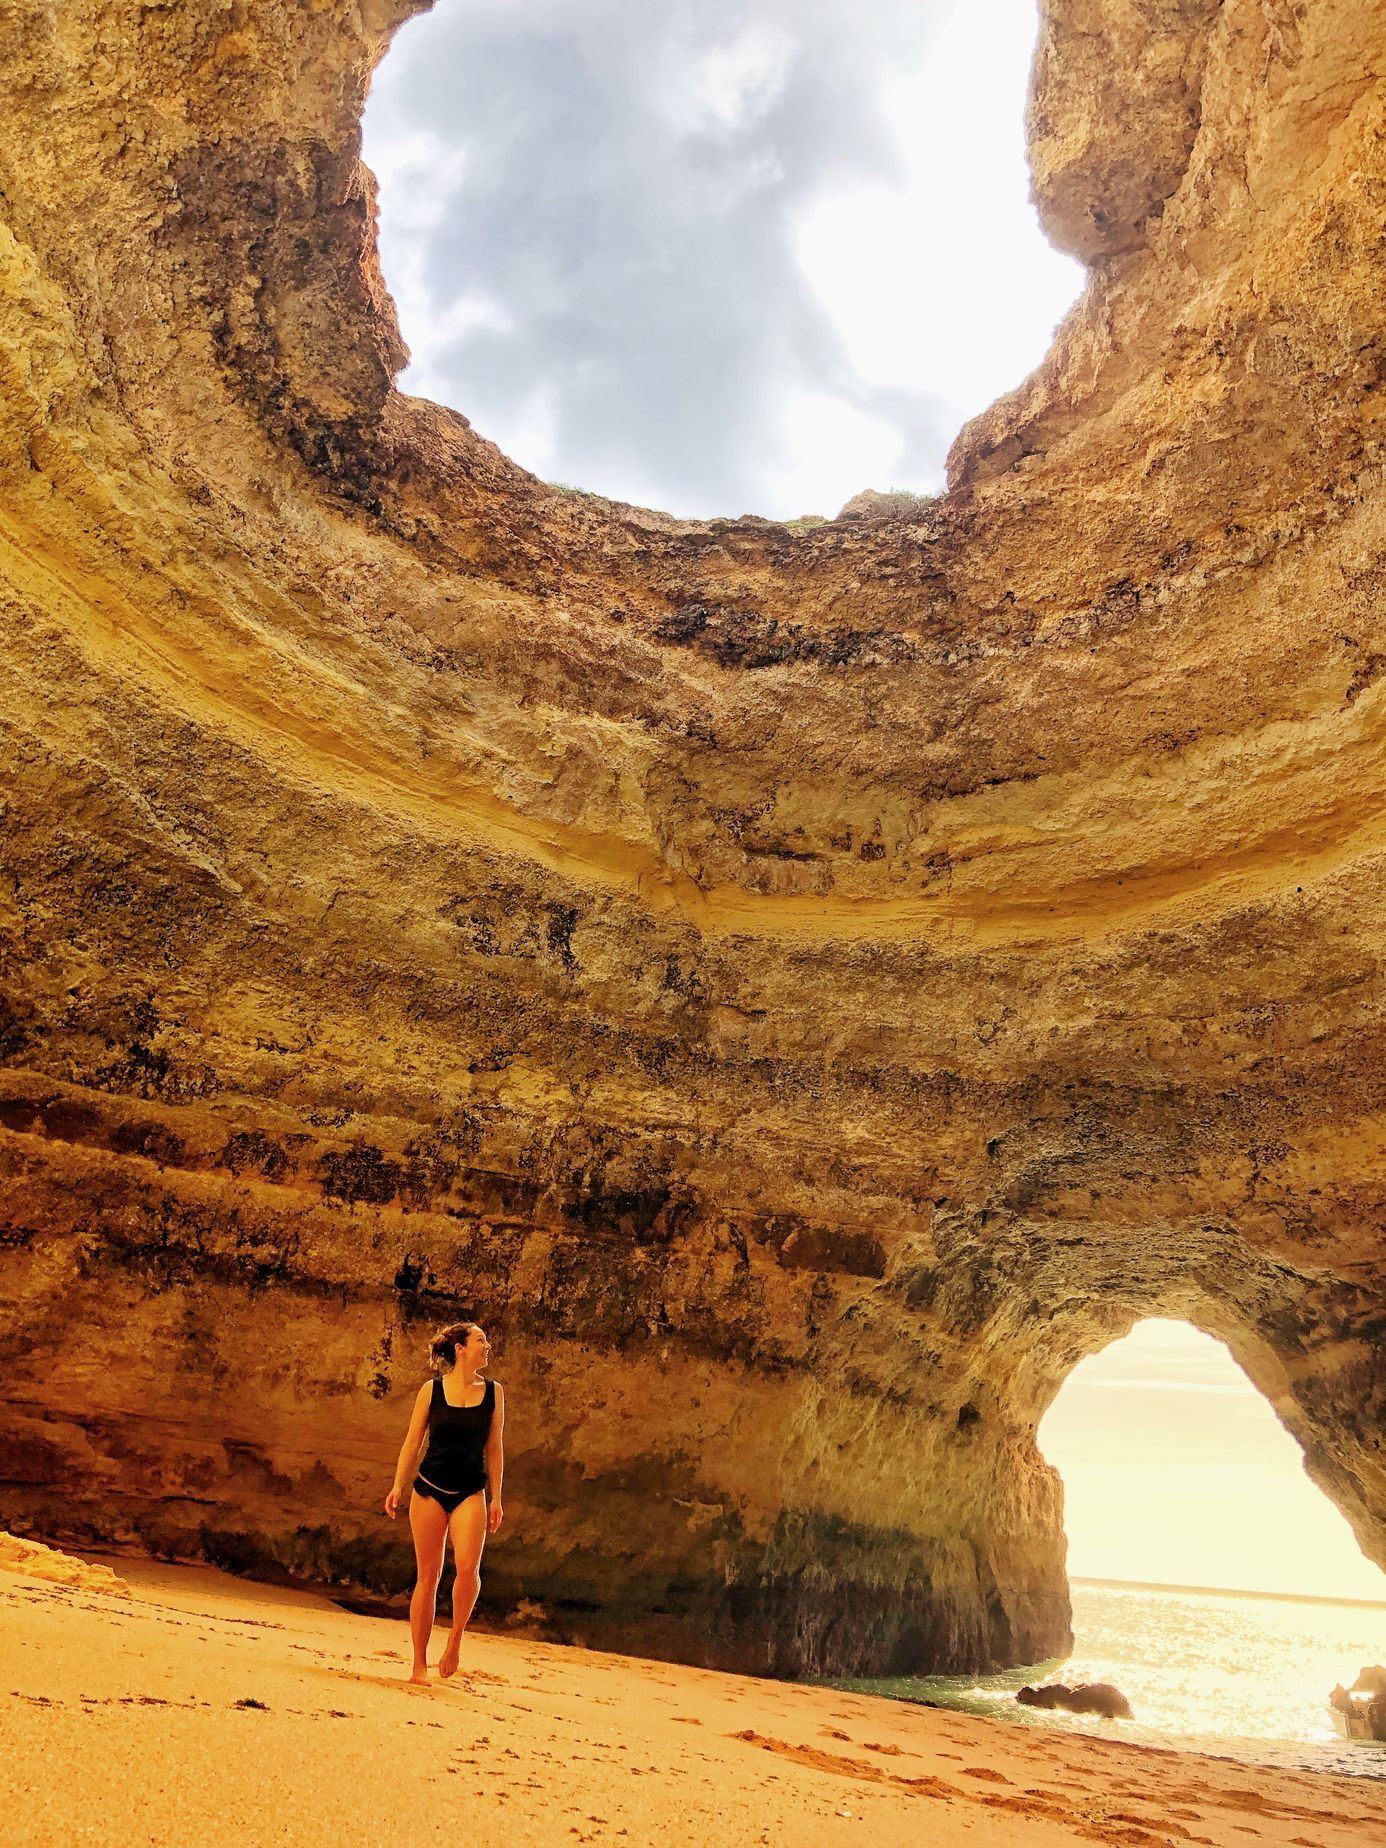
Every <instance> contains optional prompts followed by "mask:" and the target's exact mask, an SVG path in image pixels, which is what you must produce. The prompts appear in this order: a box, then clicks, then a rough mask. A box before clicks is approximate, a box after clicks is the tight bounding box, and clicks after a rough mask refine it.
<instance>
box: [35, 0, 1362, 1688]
mask: <svg viewBox="0 0 1386 1848" xmlns="http://www.w3.org/2000/svg"><path fill="white" fill-rule="evenodd" d="M416 10H418V8H417V6H416V5H415V4H414V3H413V0H371V3H370V4H367V5H361V4H358V0H350V3H348V0H324V3H323V4H322V5H320V6H315V7H314V8H311V9H309V8H303V7H299V6H293V5H284V4H275V3H274V0H263V3H255V4H252V3H250V0H238V3H237V4H234V5H227V6H224V7H217V8H197V9H193V8H189V9H184V10H170V9H163V8H143V9H138V10H134V9H123V8H118V7H115V6H113V5H112V4H111V3H110V0H72V3H71V4H69V5H66V6H64V7H63V8H62V9H53V8H49V9H44V10H42V11H41V12H40V13H39V14H38V15H31V16H28V17H26V18H25V20H24V21H23V23H22V25H21V24H18V23H16V24H12V25H11V26H9V27H8V28H6V29H3V30H2V31H0V47H3V54H4V55H3V58H0V71H3V79H0V81H3V86H4V92H5V107H4V110H3V112H0V211H2V212H3V222H4V236H3V239H0V268H3V275H4V284H5V286H4V290H3V294H2V295H0V301H2V302H3V306H0V356H2V357H3V365H2V366H0V430H2V431H3V441H0V471H3V492H0V585H3V613H4V627H5V649H4V655H3V672H4V677H5V695H4V700H3V703H2V704H0V727H3V740H4V756H5V765H6V778H5V798H4V805H3V813H2V814H0V827H2V828H3V857H2V858H0V868H2V869H3V877H2V878H0V916H2V917H3V931H2V932H0V1055H2V1056H3V1065H0V1161H3V1167H4V1176H5V1185H4V1192H3V1201H2V1203H0V1252H3V1263H2V1264H0V1279H3V1287H2V1291H0V1358H3V1364H4V1368H5V1374H6V1386H7V1390H6V1394H5V1404H4V1407H3V1408H2V1409H0V1520H3V1521H4V1522H5V1523H7V1524H9V1525H10V1526H12V1527H14V1528H16V1529H17V1530H19V1531H21V1532H34V1533H38V1534H41V1535H42V1536H43V1537H44V1538H45V1539H50V1540H54V1541H57V1542H64V1541H65V1542H69V1543H82V1542H86V1543H106V1544H116V1545H120V1546H144V1547H147V1548H149V1549H151V1550H153V1551H155V1552H158V1553H161V1554H164V1555H167V1556H171V1557H204V1558H210V1559H214V1560H219V1561H221V1562H223V1563H227V1564H231V1565H234V1566H236V1567H237V1568H238V1569H241V1570H254V1571H265V1572H272V1571H284V1572H290V1573H294V1574H296V1575H302V1576H309V1577H313V1578H316V1579H318V1580H322V1581H326V1582H331V1583H337V1584H339V1585H344V1586H351V1587H355V1588H356V1589H357V1590H361V1589H365V1590H368V1591H371V1592H374V1593H376V1594H381V1593H385V1594H393V1593H396V1592H398V1591H399V1590H400V1589H402V1588H403V1587H405V1586H407V1584H408V1582H409V1578H410V1575H411V1562H410V1560H409V1557H408V1552H407V1544H406V1543H405V1542H404V1540H403V1536H402V1535H401V1533H400V1532H399V1531H398V1530H396V1529H392V1528H391V1527H390V1525H389V1523H388V1522H387V1521H386V1520H385V1519H384V1517H383V1515H382V1513H381V1511H380V1503H381V1501H382V1499H383V1496H384V1492H385V1489H386V1488H387V1487H388V1481H389V1474H390V1470H391V1468H392V1466H393V1459H394V1454H395V1451H396V1449H397V1447H398V1444H399V1440H400V1437H401V1435H402V1431H403V1426H404V1424H405V1422H406V1409H405V1408H406V1407H407V1403H408V1395H409V1393H410V1391H411V1390H412V1389H413V1388H414V1387H415V1386H416V1385H417V1383H418V1380H419V1379H420V1378H421V1377H422V1373H423V1370H424V1356H425V1349H426V1343H427V1337H428V1334H429V1332H430V1330H431V1328H432V1326H433V1325H434V1324H435V1323H437V1322H442V1321H448V1320H452V1319H454V1318H455V1317H456V1316H458V1315H459V1314H461V1315H469V1316H476V1317H477V1318H478V1319H481V1320H483V1321H484V1322H485V1324H486V1326H487V1327H488V1329H489V1330H490V1332H491V1333H492V1335H493V1337H494V1339H495V1342H496V1349H497V1371H498V1374H499V1376H500V1377H501V1378H502V1379H503V1380H504V1381H505V1382H506V1385H507V1389H508V1391H509V1393H510V1395H511V1403H512V1407H513V1416H512V1421H511V1426H510V1429H509V1431H508V1434H507V1435H508V1437H509V1438H510V1463H509V1471H510V1475H509V1478H508V1482H507V1503H508V1507H509V1511H510V1528H511V1531H510V1533H509V1534H508V1536H507V1537H506V1539H505V1540H504V1542H503V1543H502V1544H497V1545H496V1546H495V1547H494V1549H493V1550H492V1551H491V1553H490V1554H489V1555H488V1560H487V1566H486V1591H485V1594H484V1597H485V1600H486V1602H485V1604H484V1606H483V1609H486V1610H489V1611H490V1612H491V1614H492V1615H495V1616H500V1615H503V1614H504V1613H505V1612H506V1611H508V1610H511V1609H515V1608H518V1606H519V1604H520V1603H521V1602H524V1603H525V1604H526V1605H527V1607H528V1608H530V1609H531V1610H532V1611H533V1610H538V1611H539V1612H541V1613H542V1619H543V1623H544V1625H545V1633H546V1634H549V1635H552V1636H555V1637H567V1638H573V1639H577V1640H581V1641H587V1642H592V1643H595V1644H598V1645H603V1646H621V1647H626V1648H632V1649H637V1650H641V1651H645V1652H648V1653H651V1654H656V1655H658V1654H664V1655H667V1656H670V1657H678V1658H681V1659H685V1660H693V1661H702V1662H707V1663H712V1664H720V1665H724V1666H732V1667H738V1668H747V1669H754V1670H758V1671H763V1672H771V1673H776V1674H818V1675H861V1674H869V1673H873V1672H908V1671H911V1670H926V1669H927V1670H931V1671H934V1672H941V1671H947V1670H955V1671H959V1672H961V1671H969V1672H970V1671H976V1670H983V1669H987V1668H992V1667H999V1666H1003V1665H1007V1664H1013V1663H1019V1662H1032V1661H1038V1660H1041V1659H1043V1658H1045V1657H1048V1656H1050V1655H1053V1654H1055V1653H1058V1652H1059V1651H1060V1650H1061V1649H1062V1648H1063V1647H1064V1646H1065V1643H1066V1640H1067V1636H1068V1608H1069V1607H1068V1593H1067V1585H1066V1581H1065V1576H1064V1569H1063V1537H1062V1526H1061V1509H1060V1496H1059V1490H1058V1484H1057V1481H1056V1479H1055V1477H1054V1475H1053V1472H1052V1471H1050V1470H1049V1469H1048V1467H1047V1466H1046V1465H1045V1464H1044V1463H1043V1461H1042V1459H1041V1458H1040V1456H1039V1453H1038V1451H1037V1449H1036V1446H1035V1429H1036V1425H1037V1422H1038V1419H1039V1417H1040V1416H1041V1415H1042V1412H1043V1409H1044V1407H1045V1406H1046V1405H1047V1404H1048V1403H1049V1402H1050V1400H1051V1399H1052V1397H1053V1395H1054V1393H1055V1392H1056V1391H1057V1390H1058V1388H1059V1386H1060V1384H1061V1383H1062V1381H1063V1379H1064V1378H1065V1377H1066V1375H1067V1373H1068V1371H1069V1370H1071V1368H1072V1367H1073V1366H1074V1365H1075V1364H1076V1363H1077V1362H1078V1360H1079V1359H1081V1358H1082V1357H1083V1356H1084V1355H1085V1354H1088V1353H1090V1352H1093V1351H1094V1350H1096V1349H1097V1348H1100V1347H1101V1346H1103V1345H1104V1344H1105V1343H1107V1342H1108V1341H1110V1340H1111V1339H1113V1338H1114V1337H1115V1336H1116V1335H1119V1334H1121V1333H1124V1332H1125V1331H1126V1329H1128V1328H1129V1327H1130V1326H1131V1325H1132V1323H1133V1322H1134V1321H1136V1320H1138V1319H1140V1318H1141V1317H1145V1316H1151V1315H1160V1316H1168V1317H1174V1318H1182V1319H1187V1320H1191V1321H1194V1322H1196V1323H1197V1325H1198V1326H1199V1327H1202V1328H1205V1329H1206V1330H1208V1331H1209V1332H1210V1333H1214V1334H1216V1335H1217V1336H1218V1338H1219V1339H1221V1340H1223V1341H1225V1342H1226V1344H1227V1346H1228V1347H1229V1349H1230V1350H1231V1352H1232V1354H1233V1356H1234V1357H1235V1358H1236V1360H1237V1361H1238V1363H1239V1364H1240V1365H1241V1366H1242V1367H1243V1369H1244V1370H1245V1371H1246V1373H1247V1374H1248V1376H1249V1377H1250V1378H1251V1379H1252V1381H1253V1382H1254V1383H1255V1384H1256V1386H1257V1387H1258V1388H1259V1389H1260V1390H1261V1391H1262V1392H1264V1393H1265V1394H1266V1396H1267V1397H1268V1399H1269V1400H1270V1401H1271V1403H1272V1405H1273V1406H1274V1408H1275V1411H1276V1413H1277V1415H1278V1416H1279V1418H1280V1419H1281V1421H1282V1423H1283V1424H1284V1425H1285V1426H1286V1427H1287V1429H1288V1430H1289V1431H1290V1432H1291V1433H1292V1435H1293V1436H1294V1437H1295V1438H1296V1439H1297V1441H1298V1442H1299V1443H1300V1445H1301V1446H1302V1448H1303V1451H1304V1455H1305V1459H1306V1466H1307V1468H1308V1470H1309V1473H1310V1475H1311V1476H1312V1478H1313V1480H1314V1481H1315V1482H1317V1483H1318V1484H1319V1486H1320V1487H1321V1488H1322V1489H1323V1490H1324V1491H1325V1493H1326V1494H1327V1495H1328V1496H1329V1497H1330V1498H1331V1499H1332V1501H1333V1502H1334V1504H1335V1505H1336V1506H1337V1507H1338V1508H1339V1509H1340V1510H1341V1511H1342V1512H1343V1513H1344V1515H1345V1516H1346V1517H1347V1519H1348V1520H1349V1522H1350V1523H1351V1525H1352V1527H1353V1530H1354V1532H1355V1534H1356V1536H1357V1538H1358V1540H1359V1542H1360V1544H1361V1546H1362V1548H1363V1551H1364V1552H1365V1553H1366V1554H1367V1555H1368V1556H1369V1557H1370V1558H1372V1559H1374V1560H1375V1561H1377V1562H1378V1563H1380V1564H1386V1458H1384V1457H1383V1451H1382V1437H1381V1433H1382V1430H1383V1422H1384V1420H1383V1413H1386V1361H1383V1350H1382V1334H1383V1327H1384V1326H1386V1323H1384V1320H1383V1317H1384V1314H1386V1291H1384V1290H1383V1283H1382V1276H1383V1270H1382V1262H1381V1260H1382V1225H1383V1182H1382V1178H1381V1176H1382V1162H1381V1151H1382V1148H1383V1143H1386V1110H1384V1108H1383V1102H1384V1100H1383V1089H1386V1076H1384V1075H1383V1074H1386V1056H1383V1054H1386V1045H1384V1044H1383V1037H1384V1036H1383V997H1382V987H1381V980H1380V958H1379V955H1378V951H1377V941H1378V938H1379V936H1380V935H1381V923H1380V918H1381V915H1382V905H1381V902H1380V901H1381V895H1382V882H1383V872H1382V861H1381V856H1380V835H1381V820H1380V817H1381V813H1382V808H1383V803H1382V785H1383V781H1384V780H1386V768H1384V766H1386V745H1384V743H1383V741H1384V740H1386V696H1384V695H1383V690H1382V668H1383V664H1386V637H1383V605H1382V596H1383V583H1386V573H1384V572H1383V560H1382V554H1383V524H1384V523H1383V512H1382V508H1383V502H1382V495H1381V480H1382V457H1381V414H1382V404H1383V402H1386V398H1384V397H1383V393H1382V385H1383V380H1386V336H1383V330H1382V315H1383V309H1382V299H1381V290H1380V263H1379V234H1380V222H1381V204H1382V195H1383V188H1384V186H1386V155H1383V151H1382V150H1383V146H1386V142H1383V136H1382V114H1383V108H1386V99H1384V98H1383V93H1382V90H1381V86H1380V84H1379V82H1378V81H1377V80H1376V78H1375V76H1374V72H1375V71H1376V70H1378V69H1379V68H1380V63H1379V58H1380V55H1381V53H1382V51H1383V50H1384V49H1386V45H1383V42H1382V41H1383V40H1386V20H1381V19H1375V18H1367V17H1364V16H1363V13H1362V11H1361V9H1357V8H1349V7H1348V6H1347V5H1346V4H1344V3H1343V0H1333V3H1329V4H1324V5H1321V6H1318V7H1316V8H1313V9H1303V8H1295V7H1291V6H1286V5H1278V4H1276V5H1271V4H1264V3H1263V0H1222V4H1217V3H1216V0H1085V3H1084V4H1079V0H1048V3H1047V4H1046V5H1045V6H1044V7H1043V10H1042V11H1043V17H1042V27H1041V40H1040V48H1039V53H1038V58H1037V64H1036V70H1035V76H1034V87H1033V95H1032V101H1031V109H1030V118H1029V136H1030V152H1031V162H1032V169H1033V174H1034V185H1035V193H1036V198H1037V200H1038V203H1039V207H1040V211H1041V214H1042V217H1043V220H1044V223H1045V225H1046V228H1047V230H1048V232H1049V234H1050V236H1051V238H1052V239H1053V240H1054V241H1055V242H1056V243H1057V244H1059V245H1060V246H1061V247H1063V248H1065V249H1067V250H1069V251H1071V252H1072V253H1074V254H1075V255H1077V256H1078V257H1080V258H1081V259H1082V260H1083V262H1084V263H1085V264H1086V265H1087V266H1088V270H1089V279H1088V283H1087V286H1086V290H1085V293H1084V295H1083V297H1082V299H1081V301H1080V302H1079V303H1078V304H1077V306H1076V307H1075V308H1074V310H1073V312H1072V313H1071V315H1070V316H1069V318H1068V319H1067V321H1066V322H1065V323H1064V325H1063V327H1062V328H1061V329H1060V331H1059V334H1058V336H1057V338H1056V341H1055V344H1054V346H1053V348H1052V350H1051V352H1050V354H1049V356H1048V358H1047V359H1046V361H1045V362H1044V364H1043V365H1042V366H1041V367H1040V368H1039V370H1038V371H1037V372H1035V373H1034V374H1033V375H1032V376H1031V378H1030V379H1029V380H1027V381H1026V383H1025V384H1024V385H1023V386H1022V387H1020V388H1019V389H1018V390H1017V391H1015V392H1013V393H1011V394H1010V395H1009V396H1007V397H1006V398H1004V399H1002V400H1001V401H1000V402H999V403H997V404H996V405H995V406H993V407H992V408H991V409H990V410H989V411H988V412H986V413H985V414H984V415H983V416H981V417H980V418H978V419H976V420H975V421H974V422H973V423H971V424H970V425H969V426H967V428H966V429H965V430H964V431H963V432H962V433H961V435H960V436H959V438H958V440H957V442H956V444H955V446H954V449H953V452H952V455H951V458H950V474H949V488H948V492H947V493H946V495H944V496H943V497H941V498H940V499H939V500H938V501H937V502H934V503H932V504H930V505H929V506H927V507H924V508H916V509H912V510H910V511H908V512H902V511H901V510H900V509H899V508H895V507H891V506H890V505H888V504H887V505H885V506H883V507H876V508H874V509H871V508H868V509H867V510H866V511H865V512H862V513H860V514H859V516H858V517H856V518H853V519H840V520H835V521H828V522H826V523H824V524H823V525H821V526H815V527H812V528H811V529H809V530H793V529H791V528H790V527H786V526H784V525H780V524H777V523H775V522H772V521H766V520H758V519H750V518H746V519H737V520H723V521H707V522H689V521H682V520H676V519H673V518H671V517H669V516H666V515H662V514H659V513H657V512H651V511H646V510H641V509H637V508H633V507H628V506H624V505H620V504H616V503H611V502H606V501H602V500H600V499H598V498H596V497H593V496H573V495H565V494H563V493H561V492H558V491H556V490H555V489H553V488H550V487H548V486H546V485H545V484H544V483H542V482H540V481H538V480H536V479H534V478H533V477H532V476H530V475H528V474H526V473H525V472H524V471H523V470H521V469H520V468H518V467H517V466H515V465H514V464H513V463H511V462H509V461H508V460H507V459H506V458H505V457H504V456H503V455H502V454H501V453H500V452H499V451H498V450H496V449H495V448H494V447H492V446H491V445H490V444H488V443H486V442H485V441H483V440H482V439H481V438H480V437H478V436H477V435H476V434H475V432H473V431H472V429H471V428H470V426H469V425H468V423H467V421H466V419H465V418H464V417H462V416H460V415H458V414H456V413H454V412H451V411H448V410H446V409H444V408H442V407H439V406H436V405H433V404H429V403H427V402H424V401H422V400H418V399H413V398H409V397H406V396H403V395H401V394H400V393H399V392H398V391H397V390H396V388H395V384H394V380H395V376H396V374H397V373H398V371H399V370H400V368H401V366H402V364H403V360H404V353H403V348H402V345H401V342H400V339H399V336H398V332H397V329H396V327H395V323H394V318H393V310H392V307H391V303H390V300H389V297H388V294H387V293H386V291H385V288H384V285H383V283H382V280H381V277H380V273H379V268H378V263H377V259H376V252H375V230H374V218H373V209H372V186H371V180H370V176H369V174H368V173H367V172H366V171H365V169H364V168H363V167H362V165H361V163H360V160H359V133H360V131H359V124H360V117H361V112H362V107H363V103H364V98H365V94H366V90H367V87H368V84H369V81H370V76H371V73H372V71H373V69H374V68H375V66H376V65H377V63H378V62H379V60H380V58H381V57H382V56H383V55H384V53H385V51H386V48H387V46H388V43H389V40H390V37H391V34H392V33H393V32H394V30H395V29H396V28H397V27H398V26H399V25H400V24H401V23H402V21H403V20H404V19H405V18H406V17H407V16H408V15H409V14H410V13H412V12H414V11H416Z"/></svg>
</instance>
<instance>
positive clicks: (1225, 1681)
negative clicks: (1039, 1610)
mask: <svg viewBox="0 0 1386 1848" xmlns="http://www.w3.org/2000/svg"><path fill="white" fill-rule="evenodd" d="M1376 1662H1383V1663H1386V1605H1361V1604H1357V1605H1354V1604H1337V1603H1330V1602H1328V1601H1326V1600H1324V1601H1319V1600H1314V1601H1310V1600H1307V1599H1306V1600H1303V1601H1301V1600H1298V1599H1293V1600H1291V1599H1281V1598H1264V1597H1256V1596H1253V1595H1251V1594H1243V1593H1239V1592H1217V1591H1187V1590H1182V1589H1174V1588H1170V1589H1163V1588H1160V1589H1157V1588H1155V1587H1148V1586H1135V1585H1130V1586H1124V1585H1123V1586H1116V1585H1103V1584H1093V1583H1091V1582H1086V1583H1085V1582H1084V1581H1082V1580H1077V1581H1075V1582H1074V1585H1073V1654H1072V1655H1071V1656H1069V1657H1068V1658H1067V1659H1064V1660H1055V1661H1052V1662H1042V1663H1038V1664H1036V1665H1034V1666H1032V1667H1030V1668H1024V1669H1013V1670H1011V1671H1010V1672H1009V1673H1008V1674H1004V1675H989V1676H985V1677H982V1678H973V1677H971V1676H966V1675H937V1676H931V1677H928V1678H927V1679H920V1678H915V1677H907V1678H902V1679H895V1680H889V1681H854V1682H852V1683H850V1684H849V1685H851V1686H852V1687H854V1688H860V1689H861V1690H863V1691H864V1692H871V1693H877V1694H889V1695H892V1696H894V1697H895V1698H896V1699H900V1700H916V1701H928V1702H932V1703H933V1704H934V1705H936V1706H944V1707H954V1708H958V1709H960V1710H961V1711H963V1712H966V1713H978V1714H986V1715H988V1716H992V1717H996V1718H1001V1719H1006V1720H1011V1721H1014V1722H1015V1723H1016V1724H1018V1725H1022V1726H1043V1727H1048V1728H1062V1729H1067V1730H1069V1731H1083V1732H1093V1733H1096V1734H1097V1735H1098V1736H1099V1737H1103V1738H1109V1739H1129V1740H1131V1741H1133V1742H1134V1743H1137V1744H1140V1745H1154V1746H1165V1747H1169V1748H1179V1749H1182V1750H1186V1751H1199V1752H1213V1753H1218V1754H1221V1755H1222V1756H1224V1757H1229V1758H1240V1759H1246V1760H1250V1761H1251V1762H1253V1763H1258V1764H1272V1765H1280V1766H1284V1767H1287V1768H1294V1769H1297V1770H1311V1771H1337V1772H1349V1773H1351V1774H1353V1775H1354V1776H1359V1777H1380V1778H1386V1745H1374V1744H1366V1743H1362V1744H1351V1743H1349V1742H1348V1741H1346V1740H1344V1739H1342V1738H1341V1737H1340V1736H1339V1735H1338V1733H1337V1732H1336V1730H1335V1728H1334V1725H1333V1721H1332V1717H1331V1715H1330V1714H1329V1711H1328V1708H1327V1706H1326V1704H1325V1703H1326V1700H1327V1697H1328V1695H1329V1693H1330V1692H1331V1690H1332V1688H1333V1685H1334V1683H1335V1682H1341V1683H1342V1684H1343V1685H1344V1686H1345V1687H1350V1686H1351V1685H1352V1683H1353V1682H1354V1681H1355V1680H1356V1679H1357V1675H1358V1672H1359V1671H1360V1670H1361V1669H1362V1668H1363V1667H1364V1666H1366V1665H1367V1664H1369V1663H1376ZM1041 1681H1064V1682H1067V1683H1068V1685H1069V1686H1070V1687H1072V1686H1073V1685H1074V1684H1075V1683H1077V1682H1082V1681H1110V1682H1112V1683H1114V1684H1115V1685H1116V1686H1117V1687H1118V1688H1120V1689H1121V1691H1122V1693H1123V1694H1124V1695H1125V1696H1126V1698H1127V1699H1128V1700H1129V1701H1130V1703H1131V1711H1132V1714H1133V1716H1134V1717H1133V1718H1132V1719H1130V1720H1120V1721H1115V1722H1114V1721H1110V1720H1100V1719H1097V1718H1095V1717H1094V1716H1091V1715H1084V1714H1076V1713H1061V1712H1050V1711H1048V1710H1045V1709H1037V1708H1034V1707H1022V1706H1019V1705H1017V1703H1016V1698H1015V1694H1016V1689H1017V1688H1020V1687H1023V1686H1024V1685H1025V1684H1026V1682H1041Z"/></svg>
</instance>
